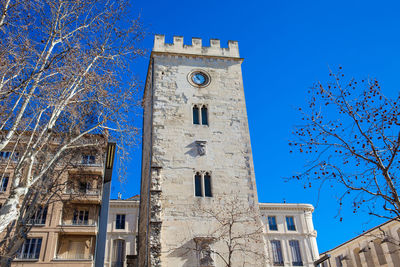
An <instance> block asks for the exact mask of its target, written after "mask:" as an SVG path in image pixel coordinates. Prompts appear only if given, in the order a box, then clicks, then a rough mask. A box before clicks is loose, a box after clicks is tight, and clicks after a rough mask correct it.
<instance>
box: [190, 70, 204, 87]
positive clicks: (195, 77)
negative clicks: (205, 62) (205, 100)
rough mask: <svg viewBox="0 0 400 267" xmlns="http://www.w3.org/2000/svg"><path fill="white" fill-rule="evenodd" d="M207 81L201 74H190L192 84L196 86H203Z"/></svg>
mask: <svg viewBox="0 0 400 267" xmlns="http://www.w3.org/2000/svg"><path fill="white" fill-rule="evenodd" d="M207 81H208V78H207V76H206V75H205V74H203V73H201V72H195V73H193V74H192V82H193V83H194V84H196V85H205V84H206V83H207Z"/></svg>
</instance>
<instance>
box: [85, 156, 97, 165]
mask: <svg viewBox="0 0 400 267" xmlns="http://www.w3.org/2000/svg"><path fill="white" fill-rule="evenodd" d="M95 163H96V156H94V155H82V164H84V165H93V164H95Z"/></svg>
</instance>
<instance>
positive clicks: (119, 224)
mask: <svg viewBox="0 0 400 267" xmlns="http://www.w3.org/2000/svg"><path fill="white" fill-rule="evenodd" d="M115 229H125V214H117V218H116V220H115Z"/></svg>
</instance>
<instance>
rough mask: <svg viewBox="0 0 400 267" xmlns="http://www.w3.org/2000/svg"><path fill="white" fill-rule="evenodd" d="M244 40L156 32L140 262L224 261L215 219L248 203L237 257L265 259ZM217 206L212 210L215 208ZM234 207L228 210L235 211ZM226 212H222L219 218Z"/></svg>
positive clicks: (238, 226) (254, 262) (247, 262)
mask: <svg viewBox="0 0 400 267" xmlns="http://www.w3.org/2000/svg"><path fill="white" fill-rule="evenodd" d="M242 61H243V59H242V58H240V57H239V49H238V43H237V42H235V41H229V42H228V47H227V48H221V47H220V41H219V40H216V39H211V40H210V47H204V46H202V40H201V39H199V38H193V39H192V45H184V44H183V37H177V36H175V37H174V39H173V43H172V44H169V43H165V38H164V36H163V35H156V36H155V40H154V48H153V51H152V53H151V58H150V63H149V68H148V73H147V79H146V87H145V92H144V97H143V106H144V118H143V143H142V145H143V151H142V153H143V154H142V180H141V200H140V214H139V216H140V219H139V266H163V267H164V266H168V267H169V266H170V267H176V266H187V267H189V266H190V267H193V266H199V267H202V266H204V267H205V266H207V267H209V266H226V264H224V263H223V262H224V261H226V260H227V259H228V254H229V249H228V248H227V247H226V242H225V241H226V240H228V242H229V238H228V237H226V236H224V235H228V232H227V231H226V230H224V229H221V225H220V224H219V223H218V221H217V217H218V218H219V219H221V218H223V216H224V213H225V212H226V213H227V214H228V213H229V210H230V211H232V210H233V209H232V205H234V209H235V210H240V209H243V211H244V212H248V216H247V217H246V218H238V219H237V220H236V221H235V225H234V227H233V228H232V231H233V233H232V235H231V236H230V237H232V236H241V235H240V233H241V234H242V236H243V240H239V239H240V237H239V238H238V239H237V240H236V241H237V242H239V243H240V245H238V246H241V247H243V250H242V251H239V252H237V251H236V252H235V253H233V254H232V258H231V259H230V260H231V262H232V264H231V266H264V262H265V260H264V258H263V256H264V255H265V252H264V250H265V246H264V242H263V241H262V234H259V235H258V236H257V237H256V236H254V235H253V236H251V238H246V237H245V236H246V234H247V233H252V234H254V233H256V232H257V231H258V230H260V229H262V228H261V222H260V221H259V219H255V220H248V219H247V218H252V216H253V215H254V214H258V199H257V189H256V183H255V177H254V168H253V159H252V152H251V144H250V135H249V128H248V122H247V113H246V105H245V97H244V90H243V81H242V72H241V63H242ZM210 214H211V215H210ZM228 215H229V214H228ZM221 216H222V217H221Z"/></svg>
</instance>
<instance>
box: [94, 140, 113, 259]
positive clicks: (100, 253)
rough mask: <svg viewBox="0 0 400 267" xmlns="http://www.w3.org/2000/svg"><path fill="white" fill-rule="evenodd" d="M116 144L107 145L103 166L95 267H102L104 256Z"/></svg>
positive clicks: (109, 143)
mask: <svg viewBox="0 0 400 267" xmlns="http://www.w3.org/2000/svg"><path fill="white" fill-rule="evenodd" d="M115 148H116V144H115V143H112V142H108V143H107V150H106V161H105V164H104V177H103V193H102V197H101V206H100V212H99V228H98V233H97V239H96V250H95V259H94V266H95V267H104V255H105V249H106V238H107V221H108V207H109V203H110V189H111V177H112V170H113V166H114V156H115Z"/></svg>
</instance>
